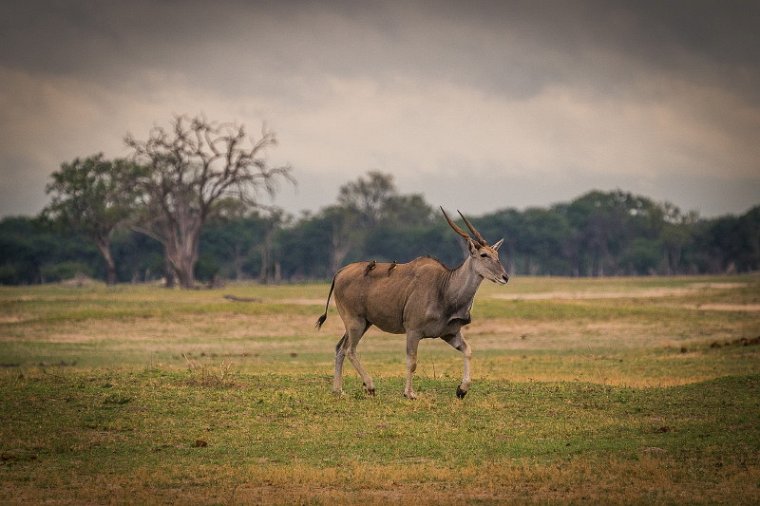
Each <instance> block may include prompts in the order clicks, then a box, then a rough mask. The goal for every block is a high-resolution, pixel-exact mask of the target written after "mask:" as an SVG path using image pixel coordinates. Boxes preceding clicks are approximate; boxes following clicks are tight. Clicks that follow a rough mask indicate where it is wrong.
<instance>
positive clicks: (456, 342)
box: [443, 332, 472, 399]
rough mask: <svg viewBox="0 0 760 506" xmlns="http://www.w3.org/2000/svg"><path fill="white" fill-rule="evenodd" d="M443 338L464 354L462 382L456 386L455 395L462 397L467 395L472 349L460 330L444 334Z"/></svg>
mask: <svg viewBox="0 0 760 506" xmlns="http://www.w3.org/2000/svg"><path fill="white" fill-rule="evenodd" d="M443 340H444V341H446V342H447V343H449V345H451V346H452V347H453V348H454V349H456V350H459V351H461V352H462V355H463V356H464V372H463V374H462V383H461V384H460V385H459V386H458V387H457V397H459V398H460V399H464V396H465V395H467V392H468V391H469V390H470V359H471V358H472V349H471V348H470V344H469V343H468V342H467V341H466V340H465V338H464V336H463V335H462V332H457V333H456V334H455V335H453V336H446V337H444V338H443Z"/></svg>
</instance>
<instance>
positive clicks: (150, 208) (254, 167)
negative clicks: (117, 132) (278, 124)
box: [125, 116, 293, 288]
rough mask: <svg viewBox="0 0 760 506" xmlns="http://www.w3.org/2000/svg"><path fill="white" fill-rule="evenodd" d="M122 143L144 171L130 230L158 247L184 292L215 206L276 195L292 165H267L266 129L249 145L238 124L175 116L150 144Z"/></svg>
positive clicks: (269, 141) (271, 140) (270, 142)
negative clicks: (137, 214)
mask: <svg viewBox="0 0 760 506" xmlns="http://www.w3.org/2000/svg"><path fill="white" fill-rule="evenodd" d="M125 142H126V144H127V146H128V147H130V148H131V149H132V150H133V158H134V160H135V161H136V162H138V163H139V164H140V165H141V166H143V167H144V170H143V171H142V173H141V174H139V176H138V177H137V178H136V179H135V187H136V188H137V189H138V190H139V191H140V192H141V195H142V204H143V212H142V213H141V216H140V221H139V223H138V225H136V226H135V230H137V231H140V232H143V233H145V234H147V235H149V236H151V237H153V238H155V239H156V240H158V241H159V242H160V243H161V244H162V245H163V247H164V252H165V255H166V260H167V264H168V266H169V268H170V269H171V271H172V272H173V273H174V275H176V278H177V280H178V281H179V283H180V286H182V287H183V288H191V287H193V285H194V283H195V276H194V268H195V264H196V262H197V261H198V247H199V239H200V234H201V229H202V228H203V225H204V224H205V223H206V221H207V220H208V218H209V217H210V216H212V215H213V214H214V212H215V211H216V209H217V206H218V204H220V203H221V202H224V201H227V200H229V199H236V200H237V201H239V202H240V203H242V204H243V205H245V206H250V207H252V206H256V205H257V197H258V196H259V194H260V192H261V191H262V190H265V191H266V192H268V193H269V194H270V195H273V194H274V193H275V192H276V190H277V183H278V182H279V180H280V179H283V178H284V179H286V180H289V181H293V179H292V177H291V175H290V171H291V169H290V167H288V166H280V167H270V166H269V164H268V162H267V161H266V159H265V158H264V157H263V154H264V152H265V151H266V149H267V148H269V147H271V146H275V145H276V144H277V141H276V138H275V135H274V134H273V133H272V132H270V131H267V130H265V129H263V130H262V133H261V137H260V138H259V139H258V140H254V139H251V138H249V137H248V134H247V132H246V129H245V127H244V126H243V125H238V124H231V123H224V124H217V123H213V122H209V121H207V120H206V119H205V118H204V117H202V116H197V117H195V118H192V119H191V118H188V117H187V116H176V117H175V118H174V119H173V121H172V122H171V128H170V129H169V130H166V129H164V128H162V127H154V128H153V129H152V130H151V131H150V133H149V135H148V139H147V140H145V141H139V140H137V139H135V138H134V137H132V136H131V135H128V136H127V137H126V139H125Z"/></svg>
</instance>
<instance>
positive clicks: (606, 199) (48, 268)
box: [0, 172, 760, 284]
mask: <svg viewBox="0 0 760 506" xmlns="http://www.w3.org/2000/svg"><path fill="white" fill-rule="evenodd" d="M463 211H466V210H463ZM468 217H469V218H471V221H472V222H473V224H474V225H475V226H476V227H477V228H478V229H479V230H480V231H481V232H482V233H483V235H484V236H485V237H486V238H487V239H489V240H490V241H492V242H495V241H496V240H498V239H500V238H502V237H503V238H504V239H505V243H504V246H503V247H502V249H501V251H502V255H503V259H504V263H505V265H507V266H508V267H507V268H508V270H509V271H511V272H512V273H516V274H528V275H558V276H606V275H613V276H616V275H650V274H665V275H668V274H702V273H726V272H747V271H755V270H758V269H759V268H760V206H757V207H754V208H753V209H751V210H750V211H748V212H747V213H745V214H744V215H742V216H738V217H736V216H723V217H719V218H713V219H702V218H699V217H698V216H697V215H696V214H695V213H683V212H681V211H680V210H679V209H678V208H677V207H675V206H673V205H672V204H668V203H664V204H663V203H657V202H654V201H652V200H651V199H649V198H646V197H642V196H637V195H632V194H630V193H626V192H623V191H614V192H600V191H591V192H589V193H586V194H585V195H582V196H580V197H578V198H576V199H575V200H573V201H571V202H568V203H562V204H556V205H553V206H551V207H548V208H529V209H526V210H524V211H520V210H517V209H509V208H507V209H503V210H499V211H495V212H492V213H489V214H486V215H483V216H468ZM198 252H199V255H198V260H197V262H196V264H195V267H194V269H195V272H194V274H195V278H196V279H198V280H200V281H203V282H206V283H213V282H218V281H222V280H231V279H236V280H246V279H248V280H251V279H252V280H259V281H260V282H263V283H274V282H287V281H302V280H326V279H329V278H331V277H332V275H333V273H334V272H335V271H336V270H337V269H338V268H339V267H340V266H342V265H345V264H346V263H349V262H351V261H354V260H360V259H376V260H378V261H381V260H384V261H391V260H396V261H399V262H405V261H408V260H411V259H412V258H415V257H417V256H421V255H434V256H436V257H438V258H440V259H441V260H442V261H443V262H444V263H446V264H448V265H451V266H454V265H456V264H458V263H459V262H460V261H461V259H462V255H463V250H462V247H461V244H460V241H459V240H458V238H457V237H456V236H455V235H454V234H453V233H452V232H451V229H450V228H449V227H448V225H446V223H445V221H444V220H443V218H442V216H441V213H440V210H439V209H437V208H434V207H433V206H431V205H430V204H429V203H428V202H426V200H425V198H424V197H423V196H422V195H406V194H401V193H400V192H399V191H398V189H397V188H396V186H395V185H394V183H393V179H392V177H391V176H390V175H387V174H382V173H378V172H370V173H368V174H367V175H365V176H363V177H361V178H359V179H358V180H356V181H352V182H349V183H347V184H345V185H344V186H343V187H341V188H340V191H339V194H338V198H337V201H336V202H335V204H334V205H331V206H329V207H326V208H324V209H322V210H320V211H319V212H316V213H305V214H303V215H301V216H298V217H294V216H290V215H287V214H285V213H284V212H282V211H278V210H273V209H269V210H266V211H262V210H260V209H259V210H256V211H249V210H244V209H243V208H239V209H236V208H234V207H231V208H229V209H221V210H220V211H219V212H216V213H214V214H213V215H212V216H210V217H209V218H208V220H207V221H206V223H205V224H204V226H203V229H202V231H201V234H200V240H199V245H198ZM111 254H112V257H113V265H114V267H115V276H116V279H117V281H118V282H147V281H154V280H159V279H163V278H166V276H167V273H170V272H171V267H170V266H168V265H167V260H166V255H165V247H164V245H162V243H160V242H159V241H157V240H155V239H153V238H151V237H150V236H148V235H145V234H143V233H138V232H137V231H135V230H132V229H130V228H129V227H122V228H117V229H116V230H115V231H114V232H113V235H112V237H111ZM77 274H83V275H87V276H90V277H95V278H99V279H106V277H107V275H108V272H107V266H106V263H105V262H104V261H103V257H102V255H101V254H100V252H99V251H98V248H97V246H96V245H95V244H94V243H93V242H92V241H91V240H88V236H87V235H86V234H83V233H81V232H75V231H72V229H70V228H66V227H63V226H62V225H61V223H60V222H57V221H55V220H52V219H50V218H49V217H47V216H38V217H33V218H32V217H9V218H5V219H3V220H2V221H0V283H3V284H32V283H45V282H53V281H60V280H64V279H68V278H71V277H74V276H75V275H77Z"/></svg>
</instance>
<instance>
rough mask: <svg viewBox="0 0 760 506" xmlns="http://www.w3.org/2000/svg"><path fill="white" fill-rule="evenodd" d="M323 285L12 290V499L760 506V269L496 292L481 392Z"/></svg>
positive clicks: (480, 346) (484, 299) (485, 312)
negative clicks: (345, 357) (409, 394)
mask: <svg viewBox="0 0 760 506" xmlns="http://www.w3.org/2000/svg"><path fill="white" fill-rule="evenodd" d="M328 289H329V285H328V284H324V283H323V284H304V285H285V286H260V285H256V284H229V285H227V286H226V287H223V288H219V289H211V290H194V291H179V290H166V289H163V288H160V287H157V286H131V285H124V286H117V287H115V288H106V287H104V286H101V285H97V284H92V283H85V284H84V285H83V286H72V285H66V284H61V285H46V286H34V287H0V392H1V394H2V395H1V396H0V484H1V486H0V502H1V503H6V504H90V503H99V504H103V503H137V504H158V503H182V504H250V503H267V504H269V503H273V504H355V503H362V504H389V503H400V504H410V503H414V504H498V503H576V504H577V503H584V504H585V503H607V504H609V503H646V504H679V503H688V504H701V503H704V504H715V503H726V504H757V503H760V276H758V275H746V276H722V277H667V278H664V277H647V278H606V279H566V278H531V277H514V278H513V279H512V280H511V281H510V283H509V284H508V285H507V286H506V287H499V286H495V285H491V284H484V285H483V286H482V288H481V290H480V291H479V293H478V295H477V296H476V298H475V305H474V308H473V312H472V314H473V323H472V324H470V325H469V326H468V327H466V328H465V336H467V338H468V339H469V341H470V343H471V345H472V347H473V352H474V355H473V384H472V388H471V390H470V392H469V394H468V395H467V397H465V398H464V399H463V400H459V399H457V398H456V396H455V390H456V387H457V385H458V383H459V380H460V379H461V369H462V359H461V356H460V355H459V353H458V352H456V351H455V350H453V349H452V348H450V347H448V346H447V345H446V344H445V343H443V342H442V341H440V340H425V341H423V342H422V343H421V345H420V349H419V363H418V369H417V376H416V382H415V384H416V388H417V391H418V394H419V398H418V399H417V400H414V401H410V400H407V399H405V398H404V397H403V395H402V390H403V378H404V363H405V354H404V350H405V344H404V337H403V336H396V335H389V334H383V333H381V332H378V331H376V330H370V332H368V334H367V335H366V336H365V337H364V339H363V340H362V342H361V343H360V345H359V353H360V358H361V360H362V362H363V364H364V365H365V367H366V368H367V370H368V371H369V372H370V374H372V375H373V376H374V378H375V386H376V388H377V395H376V396H374V397H372V396H369V395H367V394H365V393H364V392H363V391H362V388H361V382H360V381H359V380H358V378H357V375H356V373H355V372H354V370H353V368H352V367H351V366H350V364H348V362H347V363H346V369H345V375H346V382H345V385H344V390H345V393H344V394H343V395H342V396H337V395H334V394H333V393H332V392H331V384H332V370H333V357H334V346H335V344H336V342H337V341H338V338H339V337H340V336H341V335H342V326H341V322H340V318H339V317H338V315H337V313H336V312H335V309H334V305H333V306H332V307H331V309H330V312H329V317H328V320H327V322H326V324H325V325H324V326H323V328H322V330H321V331H317V330H316V329H315V328H314V323H315V320H316V318H317V316H319V315H320V314H321V313H322V311H323V308H324V301H325V298H326V296H327V291H328ZM225 296H227V297H225ZM230 296H231V297H230Z"/></svg>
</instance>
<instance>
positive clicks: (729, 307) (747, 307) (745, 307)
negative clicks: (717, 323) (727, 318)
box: [685, 304, 760, 313]
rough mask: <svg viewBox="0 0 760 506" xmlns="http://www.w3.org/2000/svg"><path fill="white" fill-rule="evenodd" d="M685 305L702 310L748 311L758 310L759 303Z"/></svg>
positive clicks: (759, 308) (759, 309)
mask: <svg viewBox="0 0 760 506" xmlns="http://www.w3.org/2000/svg"><path fill="white" fill-rule="evenodd" d="M685 307H688V308H689V309H699V310H702V311H738V312H750V313H755V312H757V311H760V304H696V305H688V306H685Z"/></svg>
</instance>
